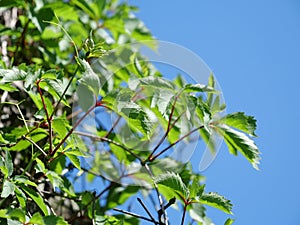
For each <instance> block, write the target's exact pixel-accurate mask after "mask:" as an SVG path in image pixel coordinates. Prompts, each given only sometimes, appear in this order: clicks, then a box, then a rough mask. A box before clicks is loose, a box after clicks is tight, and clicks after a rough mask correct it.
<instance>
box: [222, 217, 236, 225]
mask: <svg viewBox="0 0 300 225" xmlns="http://www.w3.org/2000/svg"><path fill="white" fill-rule="evenodd" d="M233 222H234V220H233V219H230V218H228V219H227V220H226V221H225V223H224V225H231V224H233Z"/></svg>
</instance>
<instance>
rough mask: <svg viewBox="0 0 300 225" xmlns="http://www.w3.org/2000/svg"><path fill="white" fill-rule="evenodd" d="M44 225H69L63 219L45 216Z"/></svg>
mask: <svg viewBox="0 0 300 225" xmlns="http://www.w3.org/2000/svg"><path fill="white" fill-rule="evenodd" d="M43 221H44V224H45V225H48V224H51V225H68V223H67V222H66V221H65V220H64V219H63V218H62V217H58V216H54V215H50V216H45V217H44V218H43Z"/></svg>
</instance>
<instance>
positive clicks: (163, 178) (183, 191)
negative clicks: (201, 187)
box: [154, 172, 190, 200]
mask: <svg viewBox="0 0 300 225" xmlns="http://www.w3.org/2000/svg"><path fill="white" fill-rule="evenodd" d="M154 182H155V183H156V184H158V186H160V185H163V186H165V187H167V188H168V189H170V190H172V191H174V192H175V193H177V194H178V195H179V196H180V197H181V198H182V200H186V199H187V198H188V197H189V195H190V193H189V190H188V189H187V187H186V185H185V184H184V183H183V181H182V179H181V177H180V176H179V175H178V174H175V173H173V172H167V173H165V174H161V175H159V176H157V177H156V178H155V180H154Z"/></svg>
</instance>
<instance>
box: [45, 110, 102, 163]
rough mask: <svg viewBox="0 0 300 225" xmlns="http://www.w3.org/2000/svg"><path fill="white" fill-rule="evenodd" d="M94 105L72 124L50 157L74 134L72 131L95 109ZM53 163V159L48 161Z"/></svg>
mask: <svg viewBox="0 0 300 225" xmlns="http://www.w3.org/2000/svg"><path fill="white" fill-rule="evenodd" d="M95 107H96V106H95V105H94V106H92V107H91V108H89V110H88V111H87V112H85V114H84V115H83V116H82V117H81V118H80V119H79V120H78V121H77V122H76V123H75V124H74V126H73V127H72V128H71V129H70V130H69V132H68V133H67V134H66V136H65V137H64V138H63V139H62V140H61V141H60V142H59V144H58V145H57V146H56V147H55V148H54V150H53V151H52V152H51V155H54V154H55V153H56V152H57V150H58V149H59V148H60V147H61V146H62V145H63V144H64V143H65V141H66V140H67V139H68V137H69V136H70V135H71V134H72V133H73V132H74V130H75V129H76V128H77V127H78V126H79V124H80V123H81V122H82V121H83V120H84V118H85V117H86V116H87V115H88V114H89V113H90V112H92V111H93V110H94V109H95ZM51 161H53V158H52V159H50V160H49V162H51Z"/></svg>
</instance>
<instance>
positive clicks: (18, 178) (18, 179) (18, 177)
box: [14, 175, 37, 187]
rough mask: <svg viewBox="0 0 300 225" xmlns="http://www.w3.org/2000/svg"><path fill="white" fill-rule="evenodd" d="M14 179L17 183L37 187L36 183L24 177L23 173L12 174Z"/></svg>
mask: <svg viewBox="0 0 300 225" xmlns="http://www.w3.org/2000/svg"><path fill="white" fill-rule="evenodd" d="M14 181H15V182H16V183H17V184H18V183H21V184H26V185H30V186H33V187H37V185H36V183H34V182H32V181H30V180H29V178H28V177H26V176H24V175H16V176H14Z"/></svg>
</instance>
